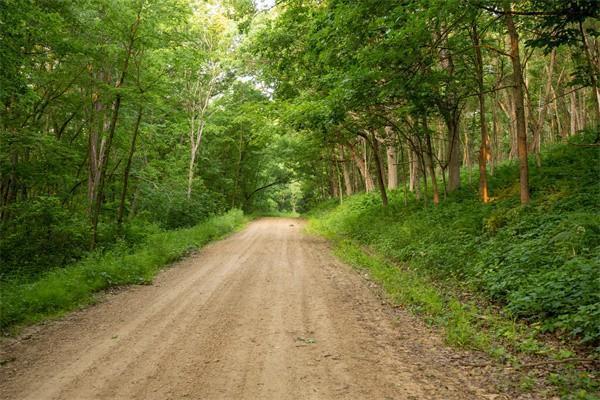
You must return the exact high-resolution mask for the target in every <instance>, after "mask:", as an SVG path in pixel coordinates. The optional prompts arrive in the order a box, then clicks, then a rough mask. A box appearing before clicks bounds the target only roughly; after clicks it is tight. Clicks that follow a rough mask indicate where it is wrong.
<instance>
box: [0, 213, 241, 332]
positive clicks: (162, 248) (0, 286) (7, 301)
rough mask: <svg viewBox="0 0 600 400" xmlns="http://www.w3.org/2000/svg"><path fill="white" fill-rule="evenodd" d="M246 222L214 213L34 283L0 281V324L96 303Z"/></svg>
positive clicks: (12, 325) (13, 326)
mask: <svg viewBox="0 0 600 400" xmlns="http://www.w3.org/2000/svg"><path fill="white" fill-rule="evenodd" d="M246 222H247V218H246V217H245V216H244V215H243V213H242V212H241V211H239V210H232V211H229V212H228V213H226V214H224V215H221V216H216V217H212V218H210V219H208V220H206V221H205V222H202V223H200V224H198V225H196V226H194V227H192V228H186V229H179V230H174V231H165V232H160V233H156V234H153V235H151V236H149V237H148V238H147V239H146V240H145V241H144V242H143V243H142V244H141V245H139V246H137V247H136V248H135V249H133V250H131V249H129V248H127V247H126V246H121V247H119V246H117V247H115V248H113V249H111V250H109V251H107V252H104V253H95V254H92V255H90V256H88V257H87V258H85V259H83V260H82V261H80V262H78V263H76V264H74V265H71V266H69V267H66V268H56V269H54V270H51V271H50V272H47V273H45V274H44V275H42V276H41V277H39V279H36V280H35V281H33V282H29V281H19V280H11V281H4V282H0V329H2V331H4V332H5V333H11V332H12V333H14V332H16V331H18V328H19V327H21V326H24V325H28V324H32V323H35V322H39V321H41V320H43V319H46V318H49V317H55V316H59V315H62V314H64V313H66V312H68V311H71V310H74V309H76V308H79V307H82V306H85V305H88V304H90V303H92V302H94V300H95V297H94V293H96V292H99V291H101V290H104V289H107V288H110V287H114V286H122V285H130V284H149V283H151V282H152V279H153V278H154V276H155V275H156V274H157V273H158V272H159V271H160V269H161V268H163V267H164V266H166V265H168V264H170V263H172V262H173V261H175V260H177V259H180V258H181V257H183V256H185V255H187V254H189V252H190V251H192V250H194V249H197V248H199V247H201V246H203V245H204V244H206V243H208V242H210V241H212V240H216V239H219V238H221V237H223V236H224V235H226V234H228V233H230V232H232V231H234V230H236V229H238V228H239V227H241V226H243V224H245V223H246Z"/></svg>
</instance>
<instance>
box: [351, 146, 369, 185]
mask: <svg viewBox="0 0 600 400" xmlns="http://www.w3.org/2000/svg"><path fill="white" fill-rule="evenodd" d="M349 147H350V152H351V154H352V158H353V159H354V162H355V163H356V166H357V167H358V170H359V171H360V174H361V175H362V177H363V180H364V183H365V191H366V192H367V193H369V192H371V191H373V188H374V186H375V185H374V184H373V178H371V174H370V173H369V171H368V169H367V164H366V163H365V160H364V158H362V157H361V156H359V155H358V154H356V148H355V147H354V146H353V145H351V144H350V145H349Z"/></svg>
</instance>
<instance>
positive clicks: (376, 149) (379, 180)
mask: <svg viewBox="0 0 600 400" xmlns="http://www.w3.org/2000/svg"><path fill="white" fill-rule="evenodd" d="M365 139H366V138H365ZM371 143H372V145H373V156H374V158H375V167H376V169H377V183H378V184H379V192H380V194H381V203H382V204H383V206H384V207H387V205H388V197H387V193H386V191H385V183H384V181H383V166H382V164H381V157H380V156H379V141H378V140H377V138H376V137H375V133H371Z"/></svg>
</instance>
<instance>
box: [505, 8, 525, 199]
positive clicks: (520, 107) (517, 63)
mask: <svg viewBox="0 0 600 400" xmlns="http://www.w3.org/2000/svg"><path fill="white" fill-rule="evenodd" d="M504 11H505V15H504V19H505V22H506V28H507V29H508V34H509V36H510V58H511V62H512V66H513V80H514V83H513V84H514V87H513V93H514V101H515V114H516V117H517V148H518V151H519V186H520V194H521V204H527V203H529V164H528V161H527V126H526V125H525V104H524V96H523V72H522V69H521V55H520V54H519V34H518V32H517V28H516V27H515V24H514V21H513V16H512V9H511V4H510V2H509V3H508V4H507V5H505V8H504Z"/></svg>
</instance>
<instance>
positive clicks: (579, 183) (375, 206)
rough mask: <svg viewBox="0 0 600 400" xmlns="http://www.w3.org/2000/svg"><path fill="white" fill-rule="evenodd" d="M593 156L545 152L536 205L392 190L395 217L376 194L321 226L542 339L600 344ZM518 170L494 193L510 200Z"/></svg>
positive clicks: (501, 176) (332, 211) (599, 231)
mask: <svg viewBox="0 0 600 400" xmlns="http://www.w3.org/2000/svg"><path fill="white" fill-rule="evenodd" d="M590 165H595V166H598V165H600V164H599V163H598V152H597V149H595V148H586V147H576V146H569V145H563V146H558V147H555V148H553V149H551V150H550V151H549V152H547V153H545V156H544V163H543V166H542V167H541V168H539V169H534V170H533V174H532V183H533V187H534V189H533V194H534V195H533V201H532V204H531V205H530V206H527V207H522V206H520V205H518V202H517V201H516V199H515V197H514V195H511V194H508V195H506V196H503V197H498V198H496V199H495V201H494V202H492V203H491V204H489V205H485V204H482V203H480V202H478V201H476V200H475V199H474V193H473V189H472V188H468V189H465V190H463V191H462V192H460V193H457V194H456V195H453V196H452V197H451V198H450V199H449V201H448V202H445V203H443V204H441V205H440V206H439V207H437V208H429V209H428V208H423V207H422V206H421V205H419V204H417V203H414V202H411V204H410V205H409V206H408V207H406V206H404V204H403V201H402V198H401V197H402V195H401V194H400V193H398V192H395V193H394V194H393V196H392V197H391V199H392V200H391V203H390V207H389V209H387V210H386V209H382V208H380V206H379V204H380V202H379V200H378V199H377V198H376V197H375V196H374V195H372V194H371V195H359V196H354V197H352V198H348V199H346V200H345V201H344V203H343V204H342V205H340V206H337V207H335V208H329V209H328V210H327V211H315V215H317V216H318V219H319V220H320V221H321V222H320V223H321V224H323V226H324V227H325V228H326V229H327V230H328V231H331V232H333V233H335V234H337V235H341V236H343V237H347V238H350V239H352V240H356V241H357V242H359V243H361V244H365V245H369V246H370V247H372V248H373V249H375V250H376V251H378V252H380V253H381V254H383V255H385V256H386V257H390V258H391V259H393V260H397V261H400V262H405V263H407V265H408V266H409V267H410V268H414V269H415V270H417V271H420V273H422V274H423V276H427V277H431V278H432V279H436V280H440V281H442V282H444V281H447V282H449V283H450V282H454V283H460V285H464V287H465V289H467V290H475V291H477V292H479V293H482V294H484V295H485V296H486V297H487V298H489V299H490V300H492V301H494V302H497V303H499V304H501V305H503V307H504V310H505V312H506V313H507V314H508V315H512V316H515V317H520V318H524V319H526V320H528V321H530V322H531V323H535V324H536V325H537V326H540V328H541V330H543V331H552V332H564V333H568V334H569V335H573V336H576V337H578V338H579V340H580V341H581V342H582V343H585V344H587V345H597V344H598V343H599V340H600V319H598V304H600V297H599V296H600V274H598V265H599V264H598V263H599V261H600V258H599V257H600V219H599V218H598V215H597V213H596V212H595V210H597V209H598V206H599V204H598V199H600V187H599V185H598V184H597V180H596V179H597V176H598V172H599V171H598V170H597V167H596V168H590V167H589V166H590ZM515 177H516V171H515V167H514V166H510V165H507V166H504V167H502V168H500V169H499V170H498V171H497V173H496V174H495V176H494V177H493V178H492V180H491V185H493V187H494V188H495V190H496V191H497V192H498V193H502V192H503V191H504V192H506V193H513V191H512V190H511V187H513V185H514V182H515V181H514V179H515Z"/></svg>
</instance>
